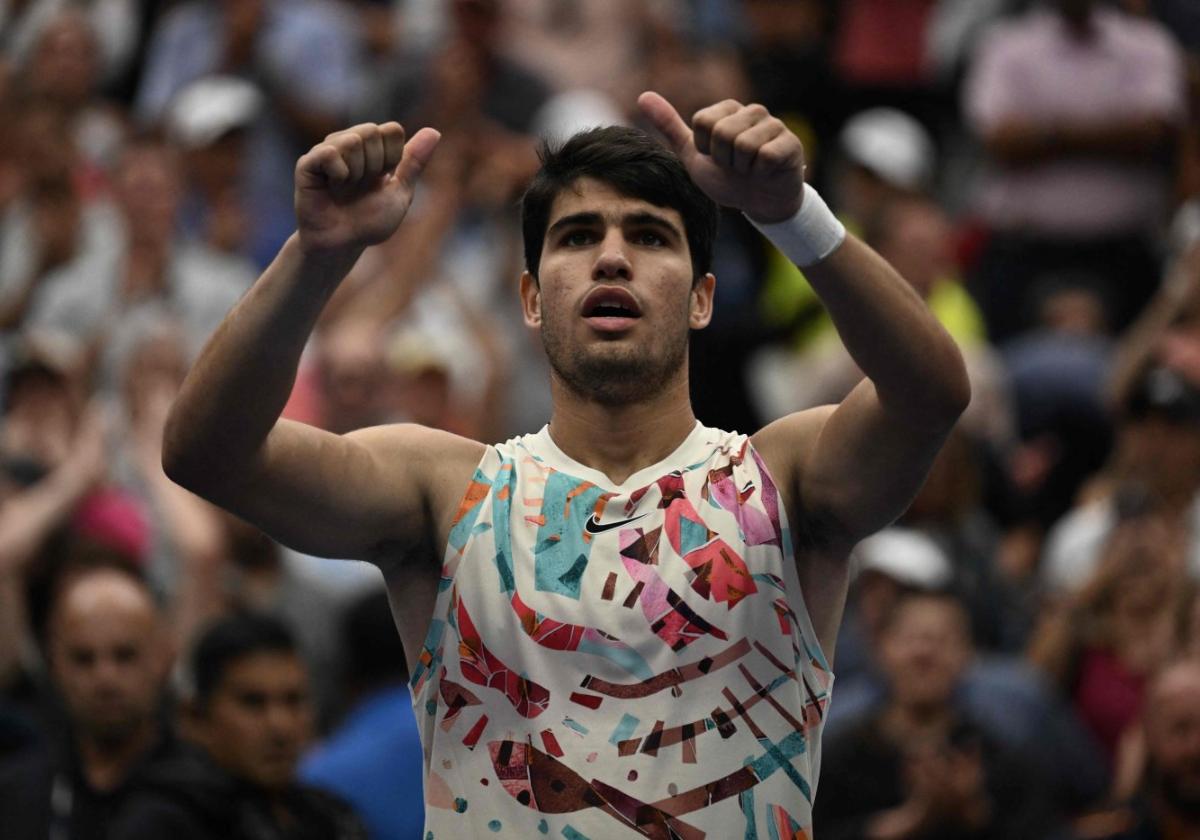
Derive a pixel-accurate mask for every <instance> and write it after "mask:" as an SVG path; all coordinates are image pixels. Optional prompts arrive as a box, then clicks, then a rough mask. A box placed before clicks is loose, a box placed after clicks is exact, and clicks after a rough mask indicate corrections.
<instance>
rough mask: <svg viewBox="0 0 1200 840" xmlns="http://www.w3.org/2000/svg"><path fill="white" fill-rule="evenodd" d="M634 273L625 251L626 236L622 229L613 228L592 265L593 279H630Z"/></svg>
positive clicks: (606, 236)
mask: <svg viewBox="0 0 1200 840" xmlns="http://www.w3.org/2000/svg"><path fill="white" fill-rule="evenodd" d="M631 275H632V267H631V266H630V264H629V257H628V256H627V255H626V253H625V237H624V236H623V235H622V234H621V231H620V230H611V231H609V232H608V234H607V235H605V237H604V241H603V242H602V243H601V248H600V254H599V256H597V257H596V264H595V265H594V266H593V267H592V279H594V280H605V279H614V278H620V279H622V280H628V279H629V278H630V276H631Z"/></svg>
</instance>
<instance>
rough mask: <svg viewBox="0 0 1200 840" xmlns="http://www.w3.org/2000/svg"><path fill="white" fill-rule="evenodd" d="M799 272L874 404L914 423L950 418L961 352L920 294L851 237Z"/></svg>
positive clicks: (963, 389) (965, 389) (960, 383)
mask: <svg viewBox="0 0 1200 840" xmlns="http://www.w3.org/2000/svg"><path fill="white" fill-rule="evenodd" d="M804 271H805V276H806V277H807V278H808V279H809V282H810V283H811V284H812V287H813V290H814V291H815V292H816V293H817V295H818V296H819V297H820V298H821V302H822V303H823V304H824V305H825V308H826V309H827V310H828V312H829V315H830V317H831V318H832V320H833V323H834V325H835V326H836V327H837V331H838V334H839V336H840V337H841V339H842V342H843V343H844V344H845V346H846V350H847V351H848V352H849V353H850V356H851V357H852V358H853V359H854V362H855V364H857V365H858V367H859V368H860V369H861V370H862V372H863V373H864V374H865V375H866V377H867V378H868V379H870V380H871V382H872V383H873V384H874V386H875V391H876V393H877V394H878V397H879V401H880V403H881V404H882V405H883V406H884V408H885V409H887V410H888V411H889V413H892V414H894V415H895V416H896V417H898V418H905V419H911V420H912V421H913V422H916V423H922V424H926V423H935V424H939V425H941V424H948V423H952V422H953V421H954V420H955V419H956V418H957V417H958V415H959V414H960V413H961V412H962V411H963V409H964V408H965V407H966V405H967V403H968V402H969V401H970V385H969V384H968V381H967V374H966V367H965V365H964V364H963V359H962V355H961V354H960V353H959V351H958V348H957V347H956V346H955V344H954V341H953V339H951V338H950V336H949V334H948V333H947V332H946V331H945V329H943V328H942V326H941V324H939V323H938V322H937V320H936V319H935V318H934V317H933V315H932V313H930V311H929V308H928V306H926V304H925V301H923V300H922V299H921V297H920V296H919V295H918V294H917V293H916V292H915V291H914V290H913V288H912V287H911V286H910V285H909V284H908V283H906V282H905V281H904V279H903V278H902V277H900V275H899V274H897V273H896V271H895V270H894V269H893V268H892V267H891V266H890V265H888V263H887V262H886V261H884V259H883V258H882V257H880V256H879V255H878V254H876V253H875V252H874V251H873V250H871V249H870V248H869V247H867V246H866V245H865V244H863V243H862V242H861V241H860V240H858V239H856V238H854V237H853V236H847V237H846V241H845V242H844V243H843V244H842V245H841V246H840V247H839V248H837V250H835V251H834V252H833V253H832V254H830V255H829V256H828V257H827V258H826V259H824V260H822V261H821V262H819V263H817V264H815V265H811V266H808V267H806V268H805V270H804Z"/></svg>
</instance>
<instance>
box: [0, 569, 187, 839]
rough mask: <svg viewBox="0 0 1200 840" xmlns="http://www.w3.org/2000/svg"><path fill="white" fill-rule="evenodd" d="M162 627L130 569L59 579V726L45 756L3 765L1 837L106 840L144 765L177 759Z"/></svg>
mask: <svg viewBox="0 0 1200 840" xmlns="http://www.w3.org/2000/svg"><path fill="white" fill-rule="evenodd" d="M163 623H164V622H163V616H162V615H161V614H160V612H159V609H158V606H157V605H156V603H155V600H154V598H153V596H152V595H151V594H150V592H149V590H148V589H147V588H146V585H145V583H144V582H142V580H141V579H140V578H138V577H136V576H135V575H133V574H131V573H129V572H127V571H123V570H120V569H118V568H98V569H92V570H88V571H82V572H75V573H73V574H69V575H67V576H66V577H65V578H64V579H63V581H62V583H61V588H60V589H59V592H58V594H57V597H56V598H55V600H54V604H53V607H52V612H51V617H50V625H49V628H48V638H47V654H48V661H49V666H50V676H51V679H52V682H53V684H54V687H55V689H57V692H58V694H59V695H60V696H61V698H62V701H63V707H64V711H65V713H66V726H65V727H64V728H63V729H62V730H59V731H61V732H62V734H63V738H62V741H61V743H57V744H54V745H53V746H52V748H51V749H50V750H49V751H40V750H39V751H33V752H29V753H26V754H24V755H21V756H18V757H16V758H13V759H11V760H9V761H8V762H6V764H5V765H4V766H2V767H0V825H3V826H4V837H5V839H6V840H44V838H46V837H53V838H62V840H85V838H95V840H103V838H105V837H107V829H108V827H109V825H110V824H111V821H112V819H113V817H114V816H115V814H116V812H117V811H118V810H119V809H120V807H121V806H122V804H123V803H124V802H125V801H126V800H127V799H128V798H129V797H130V796H131V795H132V792H133V791H134V790H135V789H136V788H137V786H138V785H139V784H140V783H141V780H142V779H143V778H144V777H145V776H146V774H147V772H148V767H149V766H150V765H151V764H152V763H153V762H156V761H159V760H165V759H166V758H168V757H170V756H171V755H173V754H174V753H175V751H176V747H175V745H174V740H173V738H172V737H171V736H170V734H169V733H168V731H167V729H166V728H165V726H164V723H163V719H162V716H161V712H162V705H163V698H164V686H165V682H166V676H167V671H168V668H169V666H170V661H171V650H170V645H169V644H168V642H167V639H168V636H167V634H166V633H165V632H164V627H163Z"/></svg>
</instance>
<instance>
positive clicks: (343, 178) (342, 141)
mask: <svg viewBox="0 0 1200 840" xmlns="http://www.w3.org/2000/svg"><path fill="white" fill-rule="evenodd" d="M440 136H441V135H439V134H438V133H437V132H436V131H434V130H433V129H431V128H423V129H421V130H420V131H418V132H417V133H416V134H415V135H413V137H412V138H411V139H409V140H408V141H407V142H406V141H405V135H404V129H403V128H402V127H401V126H400V124H399V123H394V122H389V123H384V124H383V125H376V124H375V123H363V124H362V125H356V126H354V127H353V128H348V129H346V130H345V131H338V132H335V133H334V134H330V135H329V136H328V137H326V138H325V140H324V141H323V142H321V143H319V144H318V145H316V146H314V147H313V148H312V149H311V150H309V152H308V153H307V154H305V155H304V156H303V157H301V158H300V160H299V161H298V162H297V163H296V221H297V225H298V234H299V237H300V244H301V246H302V247H303V248H304V249H305V250H308V251H313V252H333V251H354V250H361V249H363V248H365V247H367V246H368V245H376V244H378V243H380V242H383V241H384V240H385V239H387V238H388V237H390V236H391V235H392V234H393V233H394V232H395V231H396V228H398V227H399V226H400V222H401V221H402V220H403V219H404V215H405V213H407V212H408V208H409V205H410V204H412V198H413V192H414V190H415V189H416V182H417V177H418V176H419V175H420V173H421V170H422V169H424V168H425V164H427V163H428V162H429V159H430V157H431V156H432V155H433V150H434V149H435V148H436V147H437V144H438V140H439V139H440Z"/></svg>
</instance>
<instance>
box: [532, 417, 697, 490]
mask: <svg viewBox="0 0 1200 840" xmlns="http://www.w3.org/2000/svg"><path fill="white" fill-rule="evenodd" d="M705 429H706V427H705V426H704V424H703V423H701V422H700V421H699V420H697V421H696V425H694V426H693V427H692V430H691V431H690V432H688V434H687V436H686V437H685V438H684V439H683V440H682V441H680V443H679V445H678V446H677V447H675V448H674V449H673V450H672V451H671V452H670V454H668V455H667V456H666V457H664V458H662V459H661V460H659V461H657V462H655V463H653V464H650V465H649V466H646V467H642V468H641V469H640V470H638V471H637V472H635V473H632V474H631V475H630V476H629V477H628V478H627V479H625V480H624V481H623V482H621V483H620V484H618V483H616V482H615V481H613V480H612V479H611V478H609V477H608V476H607V475H605V474H604V473H603V472H601V471H600V470H598V469H595V468H594V467H589V466H587V465H586V464H581V463H580V462H579V461H576V460H575V459H574V458H572V457H571V456H569V455H567V454H566V453H565V452H563V451H562V450H561V449H559V447H558V444H557V443H555V442H554V438H553V437H551V435H550V424H549V423H547V424H546V425H545V426H542V429H541V431H539V432H538V433H537V434H536V435H534V436H533V438H534V441H535V442H536V446H537V452H536V454H537V456H538V457H539V458H540V459H541V460H542V462H543V463H545V464H546V465H548V466H550V467H552V468H553V469H555V470H558V471H559V472H563V473H566V474H568V475H574V476H577V477H579V478H583V479H586V480H587V481H590V482H591V483H592V484H595V485H596V486H597V487H603V488H605V489H606V490H612V491H614V492H616V493H618V494H623V493H627V492H629V491H630V490H636V489H638V488H639V487H644V486H646V485H647V484H649V483H650V482H651V481H654V480H655V479H657V478H659V477H661V476H662V475H663V472H664V470H667V469H668V468H669V467H672V466H673V465H674V467H675V469H678V468H679V467H678V466H677V465H678V463H679V460H680V456H681V455H683V453H685V452H686V451H687V449H689V448H690V447H692V446H694V445H695V444H696V443H697V442H698V441H699V440H700V439H701V438H702V437H703V435H704V433H705ZM692 460H695V459H694V458H693V459H691V460H689V461H688V463H691V461H692Z"/></svg>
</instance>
